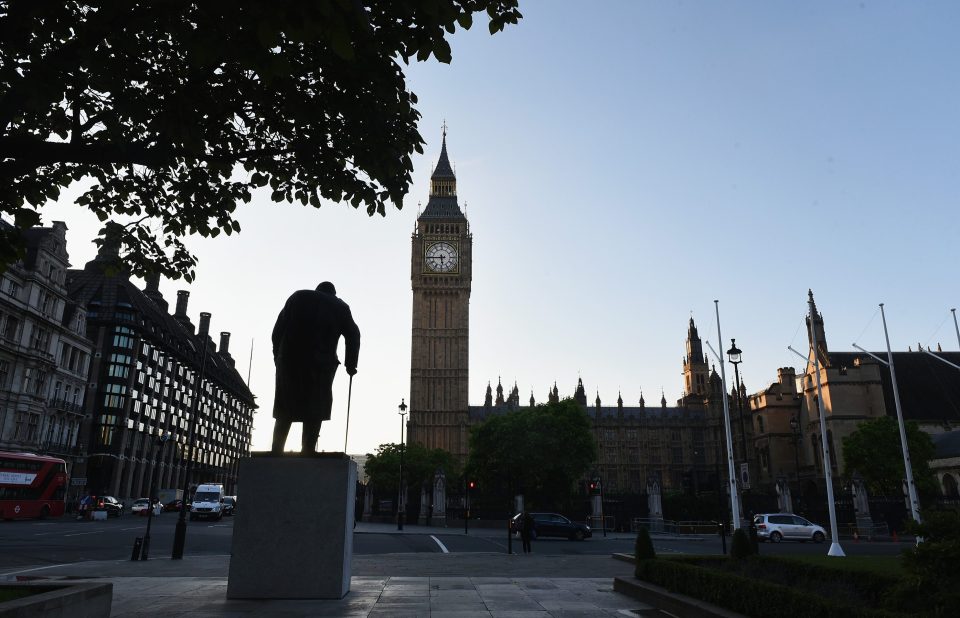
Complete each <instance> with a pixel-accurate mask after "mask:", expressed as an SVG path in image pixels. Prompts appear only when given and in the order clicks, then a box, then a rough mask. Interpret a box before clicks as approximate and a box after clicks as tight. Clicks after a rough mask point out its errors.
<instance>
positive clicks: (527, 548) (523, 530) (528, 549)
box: [520, 511, 535, 554]
mask: <svg viewBox="0 0 960 618" xmlns="http://www.w3.org/2000/svg"><path fill="white" fill-rule="evenodd" d="M521 522H522V523H521V525H520V538H521V540H523V553H525V554H529V553H532V552H533V547H532V545H531V544H530V540H531V539H532V538H533V535H534V529H535V524H534V521H533V516H532V515H530V513H527V512H526V511H524V513H523V517H522V518H521Z"/></svg>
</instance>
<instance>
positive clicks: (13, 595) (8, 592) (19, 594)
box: [0, 586, 47, 603]
mask: <svg viewBox="0 0 960 618" xmlns="http://www.w3.org/2000/svg"><path fill="white" fill-rule="evenodd" d="M39 592H47V590H42V589H41V590H35V589H27V588H24V587H20V586H18V587H12V586H0V603H4V602H6V601H13V600H16V599H22V598H23V597H28V596H30V595H31V594H37V593H39Z"/></svg>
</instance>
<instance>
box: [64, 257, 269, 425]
mask: <svg viewBox="0 0 960 618" xmlns="http://www.w3.org/2000/svg"><path fill="white" fill-rule="evenodd" d="M102 263H103V260H100V261H97V260H94V261H92V262H89V263H88V264H87V266H86V268H84V269H83V270H74V269H71V270H69V271H68V276H67V290H68V293H69V295H70V298H71V299H72V300H73V301H74V302H76V303H77V304H78V305H80V306H82V307H86V309H87V319H88V320H89V321H100V322H108V323H109V322H115V323H117V324H121V325H124V324H125V325H129V327H130V328H132V329H133V330H134V331H136V332H137V333H139V334H140V335H141V337H142V338H143V339H145V340H147V341H150V342H152V343H153V344H155V345H157V346H158V347H162V348H163V349H166V350H167V351H169V352H172V353H174V354H176V355H177V356H178V357H179V358H180V359H181V360H183V361H184V362H186V363H188V364H190V365H192V366H193V367H194V369H196V370H199V368H200V361H201V358H200V356H201V354H200V352H201V350H202V348H201V347H200V346H201V345H204V343H205V344H206V345H207V349H208V354H207V361H206V367H205V373H206V376H207V377H208V378H209V379H211V380H212V381H214V382H218V383H219V384H220V385H221V386H223V387H225V388H227V389H229V390H230V391H232V393H233V394H234V395H235V396H237V397H239V398H240V399H241V400H243V401H244V403H246V404H247V405H249V406H251V407H257V406H256V402H255V400H254V395H253V393H252V392H250V389H249V388H247V385H246V383H245V382H244V381H243V378H242V377H241V376H240V374H239V373H238V372H237V370H236V369H235V368H234V366H233V364H232V362H231V359H230V358H229V357H228V356H226V355H223V354H218V353H217V352H216V351H215V346H214V344H213V341H212V340H210V338H209V336H207V335H203V336H201V335H194V334H193V333H191V332H190V331H188V330H187V329H186V328H184V326H183V325H182V324H181V323H180V322H179V321H178V320H177V319H176V318H174V316H172V315H170V314H169V313H167V312H166V311H163V310H162V309H161V308H160V307H159V306H158V305H157V304H156V303H155V302H154V301H152V300H151V299H150V298H148V297H147V296H146V295H145V294H144V293H143V292H142V291H141V290H140V289H139V288H138V287H137V286H135V285H134V284H133V283H131V282H130V279H129V276H128V275H125V274H117V275H107V274H105V273H104V272H103V270H102V268H101V267H100V265H101V264H102ZM124 314H133V320H132V321H130V320H128V318H126V317H124Z"/></svg>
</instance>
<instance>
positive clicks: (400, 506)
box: [397, 399, 407, 530]
mask: <svg viewBox="0 0 960 618" xmlns="http://www.w3.org/2000/svg"><path fill="white" fill-rule="evenodd" d="M399 414H400V488H399V490H398V491H397V530H403V516H404V504H403V451H404V445H403V425H404V421H405V420H406V416H407V404H406V403H405V402H404V400H403V399H401V400H400V412H399Z"/></svg>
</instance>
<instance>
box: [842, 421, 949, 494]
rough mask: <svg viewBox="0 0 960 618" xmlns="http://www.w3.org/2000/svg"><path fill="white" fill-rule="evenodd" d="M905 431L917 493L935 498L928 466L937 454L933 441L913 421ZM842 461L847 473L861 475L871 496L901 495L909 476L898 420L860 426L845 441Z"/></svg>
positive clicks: (869, 422) (873, 422) (874, 422)
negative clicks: (906, 470)
mask: <svg viewBox="0 0 960 618" xmlns="http://www.w3.org/2000/svg"><path fill="white" fill-rule="evenodd" d="M905 428H906V433H907V445H908V448H909V449H910V464H911V466H912V467H913V478H914V482H915V483H916V484H917V490H918V491H919V492H920V493H921V494H923V495H927V496H930V495H935V494H936V491H937V489H936V481H935V480H934V478H933V474H932V473H931V471H930V465H929V462H930V460H931V459H933V457H934V455H935V454H936V448H935V447H934V445H933V441H932V440H931V439H930V436H929V435H927V434H926V433H924V432H923V431H922V430H921V429H920V428H919V427H918V426H917V424H916V423H914V422H908V423H906V425H905ZM843 458H844V461H845V462H846V472H847V473H848V474H853V472H854V471H856V472H857V473H859V474H860V476H862V477H863V479H864V481H865V482H866V484H867V490H868V491H869V492H870V493H871V494H873V495H877V496H899V495H900V494H901V492H902V482H903V481H902V480H903V479H904V478H906V474H905V472H904V467H903V450H902V448H901V446H900V429H899V427H898V425H897V421H896V419H894V418H892V417H889V416H883V417H881V418H878V419H875V420H872V421H867V422H865V423H862V424H860V426H859V427H857V430H856V431H854V432H853V433H852V434H850V435H849V436H847V437H845V438H844V439H843Z"/></svg>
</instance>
